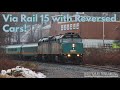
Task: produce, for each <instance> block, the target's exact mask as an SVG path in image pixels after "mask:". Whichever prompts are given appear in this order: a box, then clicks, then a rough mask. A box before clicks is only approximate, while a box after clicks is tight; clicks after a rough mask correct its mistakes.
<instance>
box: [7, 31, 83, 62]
mask: <svg viewBox="0 0 120 90" xmlns="http://www.w3.org/2000/svg"><path fill="white" fill-rule="evenodd" d="M5 51H6V54H8V55H10V56H14V57H15V56H16V57H20V58H22V59H24V58H32V59H33V58H34V59H36V60H40V61H44V62H47V61H48V62H62V63H81V62H82V60H83V53H84V48H83V43H82V39H81V37H80V36H79V35H78V34H77V33H66V34H61V35H56V36H49V37H44V38H42V39H40V40H39V42H38V43H34V44H23V45H8V46H6V48H5Z"/></svg>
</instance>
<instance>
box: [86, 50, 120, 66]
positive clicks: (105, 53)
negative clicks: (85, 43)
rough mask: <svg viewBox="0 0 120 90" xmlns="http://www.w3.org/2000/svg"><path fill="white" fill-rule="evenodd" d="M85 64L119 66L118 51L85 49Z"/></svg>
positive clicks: (119, 53)
mask: <svg viewBox="0 0 120 90" xmlns="http://www.w3.org/2000/svg"><path fill="white" fill-rule="evenodd" d="M84 63H85V64H95V65H120V51H119V50H115V49H108V50H107V49H86V51H85V55H84Z"/></svg>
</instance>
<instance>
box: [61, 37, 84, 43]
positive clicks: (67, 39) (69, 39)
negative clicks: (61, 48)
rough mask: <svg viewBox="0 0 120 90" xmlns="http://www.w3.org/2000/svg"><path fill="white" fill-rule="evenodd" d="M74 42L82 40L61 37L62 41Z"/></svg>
mask: <svg viewBox="0 0 120 90" xmlns="http://www.w3.org/2000/svg"><path fill="white" fill-rule="evenodd" d="M69 42H75V43H80V42H82V40H81V38H63V43H69Z"/></svg>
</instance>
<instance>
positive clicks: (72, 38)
mask: <svg viewBox="0 0 120 90" xmlns="http://www.w3.org/2000/svg"><path fill="white" fill-rule="evenodd" d="M69 42H75V43H80V42H82V39H81V37H80V36H79V35H78V34H73V33H72V34H71V33H70V34H65V36H64V37H63V43H69Z"/></svg>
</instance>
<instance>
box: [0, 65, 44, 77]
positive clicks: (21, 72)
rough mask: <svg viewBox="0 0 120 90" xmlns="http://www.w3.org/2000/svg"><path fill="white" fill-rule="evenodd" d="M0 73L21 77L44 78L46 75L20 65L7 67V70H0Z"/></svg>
mask: <svg viewBox="0 0 120 90" xmlns="http://www.w3.org/2000/svg"><path fill="white" fill-rule="evenodd" d="M0 75H3V76H4V75H8V76H13V77H23V78H46V76H45V75H44V74H43V73H41V72H38V73H35V72H34V71H32V70H30V69H28V68H24V67H21V66H17V67H16V68H12V69H8V70H2V71H1V73H0Z"/></svg>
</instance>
